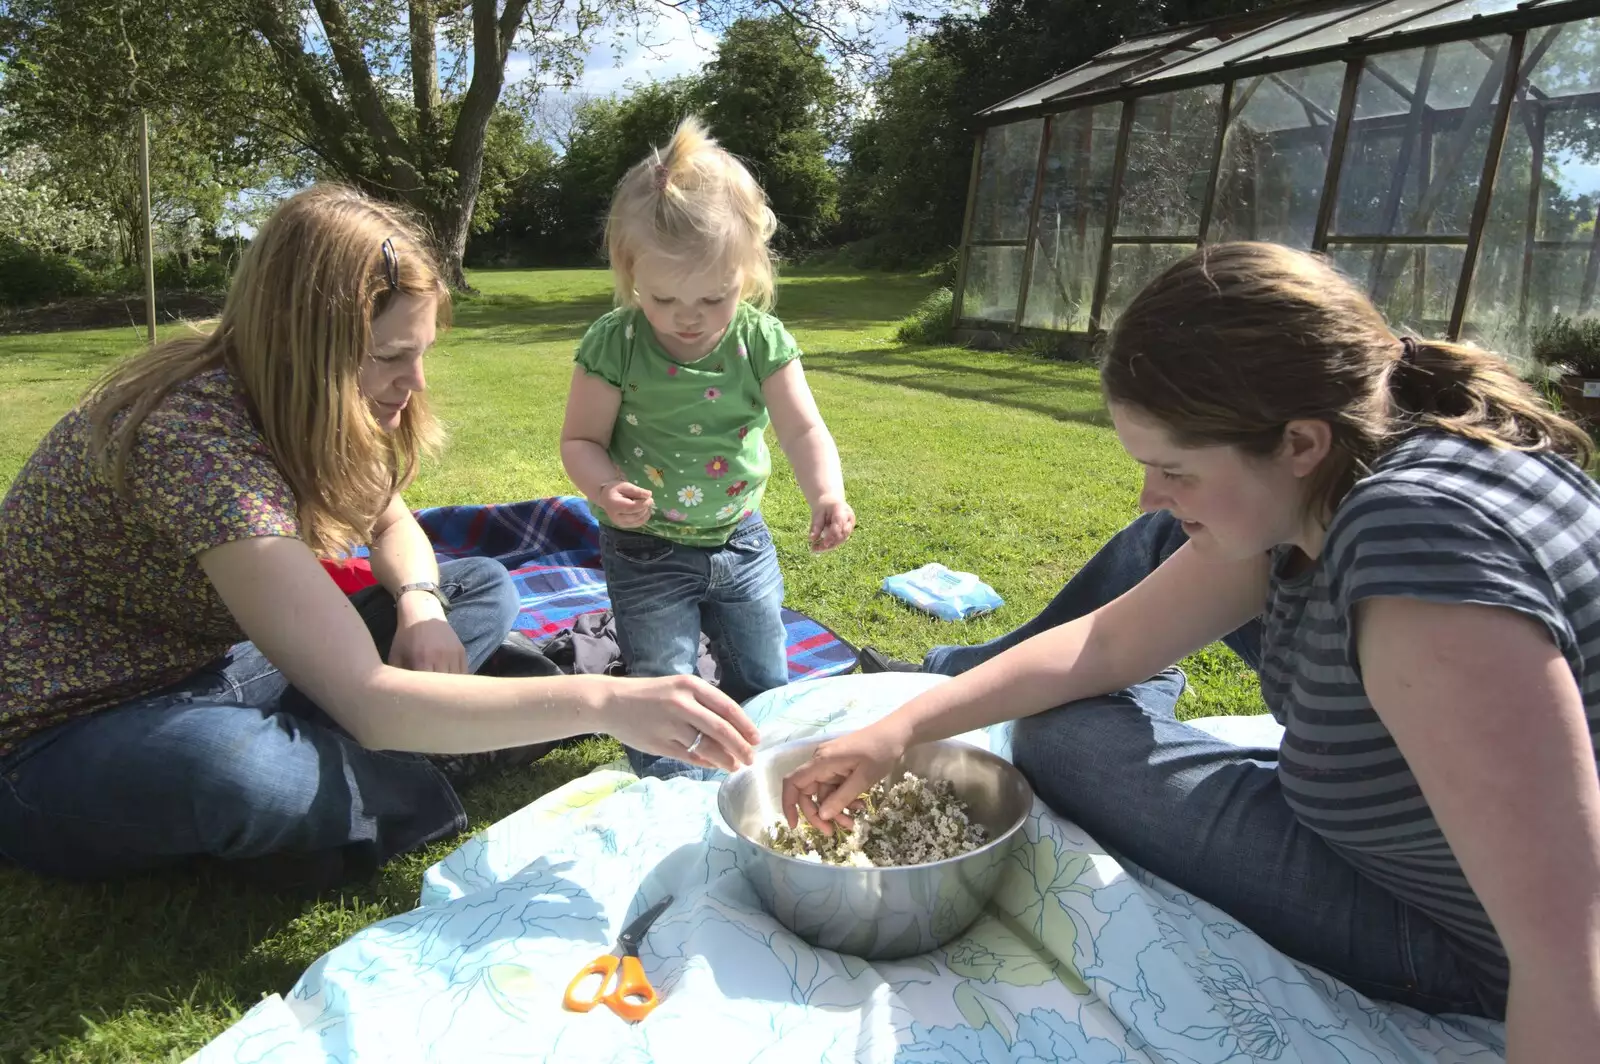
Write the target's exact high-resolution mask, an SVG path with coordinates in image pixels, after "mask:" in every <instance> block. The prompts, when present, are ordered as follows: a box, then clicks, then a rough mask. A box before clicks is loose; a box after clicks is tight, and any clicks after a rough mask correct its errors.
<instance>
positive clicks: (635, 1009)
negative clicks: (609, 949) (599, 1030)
mask: <svg viewBox="0 0 1600 1064" xmlns="http://www.w3.org/2000/svg"><path fill="white" fill-rule="evenodd" d="M660 1000H661V999H660V998H659V997H657V996H656V988H655V987H653V986H651V985H650V980H649V979H647V978H646V977H645V974H644V965H642V964H640V963H639V958H638V957H634V956H627V957H624V958H622V974H621V976H619V977H618V979H617V988H616V989H615V990H613V991H612V992H611V993H609V994H607V995H606V1004H607V1005H610V1006H611V1011H612V1012H614V1013H616V1014H617V1015H618V1016H621V1017H622V1018H623V1019H625V1020H627V1021H629V1022H630V1023H638V1022H639V1021H640V1020H642V1019H644V1018H645V1017H646V1016H648V1015H650V1011H651V1010H652V1009H654V1008H655V1007H656V1005H657V1003H659V1002H660Z"/></svg>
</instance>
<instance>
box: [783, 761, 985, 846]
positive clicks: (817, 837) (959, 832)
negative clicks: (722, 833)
mask: <svg viewBox="0 0 1600 1064" xmlns="http://www.w3.org/2000/svg"><path fill="white" fill-rule="evenodd" d="M861 804H862V807H861V812H860V813H858V814H856V815H855V816H854V817H852V819H853V820H854V821H855V823H854V824H853V825H852V826H851V827H850V828H848V829H843V828H841V829H839V830H836V831H835V832H834V833H833V834H832V835H824V834H823V833H822V832H820V831H818V830H817V829H816V828H815V827H813V826H812V825H811V823H810V822H809V821H807V820H805V819H803V818H802V819H801V820H800V821H799V822H798V823H797V825H796V826H795V827H792V828H791V827H790V826H789V825H788V824H787V823H785V822H784V821H783V820H781V819H780V820H778V821H777V822H775V823H774V824H773V825H772V827H770V828H769V829H767V830H766V831H764V832H762V834H761V842H762V843H763V844H764V845H766V846H768V847H770V848H771V849H773V850H776V851H777V852H778V853H781V854H787V855H788V856H790V857H798V858H799V859H800V860H802V861H816V862H818V863H820V864H847V865H854V866H855V867H857V868H895V867H898V866H901V865H917V864H929V863H931V862H933V861H944V860H948V859H949V858H951V857H960V856H961V855H962V854H964V853H967V852H968V851H970V850H976V849H977V848H978V847H979V846H982V845H983V843H984V836H985V835H986V834H987V833H986V832H985V831H984V829H983V825H982V824H975V823H973V822H972V819H971V817H969V816H968V814H967V803H965V802H963V801H962V800H961V799H960V798H957V797H956V796H955V790H954V788H952V787H951V786H950V781H949V780H925V779H923V778H922V777H921V776H917V775H913V774H912V773H910V772H907V773H905V774H904V775H903V776H902V777H901V778H900V779H899V780H898V781H894V780H890V779H882V780H879V781H878V782H877V783H876V784H874V785H873V787H872V789H871V790H869V791H868V792H867V793H866V794H864V795H862V796H861Z"/></svg>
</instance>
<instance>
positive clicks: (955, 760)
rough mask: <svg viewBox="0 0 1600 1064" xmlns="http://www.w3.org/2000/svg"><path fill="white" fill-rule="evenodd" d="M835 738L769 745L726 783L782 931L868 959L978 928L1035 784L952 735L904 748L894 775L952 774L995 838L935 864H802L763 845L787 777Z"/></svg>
mask: <svg viewBox="0 0 1600 1064" xmlns="http://www.w3.org/2000/svg"><path fill="white" fill-rule="evenodd" d="M831 738H833V736H831V735H819V736H812V737H810V738H806V739H800V740H796V741H794V742H790V743H784V744H783V745H781V746H774V747H772V748H770V749H767V750H763V751H762V752H761V753H759V754H757V755H756V759H755V763H754V764H752V765H750V766H748V767H746V768H742V769H740V770H739V771H738V772H735V773H734V774H733V775H731V776H729V777H728V778H727V779H725V780H723V781H722V786H721V788H720V789H719V790H718V791H717V810H718V812H720V813H721V814H722V819H723V820H724V821H725V822H726V823H727V825H728V827H729V828H731V829H732V830H733V835H734V854H735V858H734V859H735V863H736V864H737V865H738V867H739V869H740V870H741V871H743V872H744V874H745V876H746V878H748V879H749V881H750V885H751V886H752V887H754V888H755V892H756V894H757V896H758V897H760V899H761V904H762V905H763V906H765V907H766V910H767V912H769V913H771V914H772V916H773V918H774V919H776V920H777V921H778V922H779V923H780V924H782V925H783V926H784V927H787V928H788V929H789V930H790V931H793V932H794V933H795V934H796V935H799V936H800V937H801V938H803V939H805V941H807V942H809V943H811V944H812V945H813V946H818V947H821V948H823V949H831V950H836V951H838V952H840V953H850V954H854V955H855V956H858V957H863V958H865V959H867V960H892V959H894V958H896V957H910V956H914V955H915V954H918V953H926V952H928V951H929V950H932V949H936V948H938V947H939V946H942V945H944V944H945V943H946V942H948V941H950V940H951V939H953V938H955V937H956V936H957V935H959V934H961V932H963V931H965V930H966V929H967V928H968V927H970V926H971V925H972V922H973V921H974V920H976V919H977V918H978V914H979V913H980V912H982V911H983V907H984V906H985V905H986V904H988V901H989V899H990V898H991V897H993V896H994V892H995V889H996V888H997V887H998V886H999V885H1000V876H1001V873H1002V872H1003V870H1004V866H1005V862H1006V858H1007V857H1009V856H1010V854H1011V850H1012V847H1013V846H1015V845H1016V843H1017V838H1018V835H1019V834H1020V832H1021V830H1022V824H1023V821H1024V820H1025V819H1027V816H1028V810H1029V808H1030V807H1031V806H1032V805H1033V789H1032V788H1031V787H1029V786H1028V781H1027V780H1025V779H1023V777H1022V773H1020V772H1018V771H1017V770H1016V768H1015V767H1014V766H1012V765H1011V764H1010V763H1009V762H1007V761H1006V760H1005V759H1003V758H1000V757H996V756H995V755H994V754H991V753H989V752H988V751H987V750H980V749H978V748H977V747H975V746H970V745H968V744H967V743H962V742H956V741H954V740H951V739H946V740H942V741H940V742H933V743H922V744H920V745H918V746H914V747H912V748H911V749H910V750H908V751H906V755H905V757H903V758H901V759H900V762H899V763H898V764H896V765H895V766H894V768H893V769H892V770H891V771H890V777H891V778H893V779H898V778H900V775H901V774H902V773H905V772H914V773H916V774H917V775H918V776H922V777H924V778H926V779H930V780H949V781H950V784H951V786H952V788H953V789H954V791H955V793H956V796H957V797H959V798H961V799H962V800H963V801H965V802H966V803H967V806H968V810H969V815H970V816H971V817H972V818H973V819H974V820H976V821H977V822H978V823H980V824H982V825H983V826H984V828H985V829H986V832H987V834H988V836H989V840H990V841H989V842H987V843H985V844H984V845H982V846H980V847H978V848H977V849H976V850H973V851H972V852H970V853H965V854H962V855H961V856H960V857H952V858H950V859H949V860H945V861H935V862H932V863H930V864H921V865H905V866H902V867H898V868H857V867H853V866H848V865H825V864H818V863H816V862H814V861H802V860H800V859H798V858H795V857H787V856H785V855H783V854H780V853H776V852H774V851H772V850H769V849H768V848H767V847H765V846H763V845H761V843H760V842H759V841H757V840H758V839H759V838H760V837H761V832H762V830H763V829H765V828H768V827H770V826H771V825H772V824H773V823H774V822H776V821H777V820H779V819H780V818H781V817H782V815H783V811H782V805H781V799H782V787H783V777H784V776H785V775H786V774H788V773H789V772H790V771H791V770H793V769H795V768H798V767H799V766H800V765H802V764H804V763H805V762H806V761H807V760H809V759H810V757H811V753H812V751H813V750H815V749H816V748H817V747H818V746H819V745H820V744H822V743H824V742H826V741H827V740H828V739H831Z"/></svg>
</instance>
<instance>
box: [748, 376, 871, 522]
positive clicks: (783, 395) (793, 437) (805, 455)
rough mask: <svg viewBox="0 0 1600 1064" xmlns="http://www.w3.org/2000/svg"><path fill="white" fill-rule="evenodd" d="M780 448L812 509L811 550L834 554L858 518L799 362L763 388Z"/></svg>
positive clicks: (834, 451) (834, 449)
mask: <svg viewBox="0 0 1600 1064" xmlns="http://www.w3.org/2000/svg"><path fill="white" fill-rule="evenodd" d="M761 393H762V396H763V397H764V398H765V399H766V402H767V411H768V413H770V414H771V415H772V427H773V429H774V430H775V431H776V432H777V434H778V445H779V446H781V447H782V448H783V453H784V454H786V455H788V456H789V464H790V465H792V466H793V467H794V478H795V480H796V481H798V482H799V484H800V490H801V491H802V492H804V493H805V497H806V502H807V503H809V504H810V506H811V546H812V549H813V550H818V551H824V550H832V549H833V548H834V547H837V546H838V545H839V544H841V543H843V542H844V541H845V540H846V539H849V538H850V533H851V532H853V531H855V527H856V515H855V511H854V510H852V509H851V508H850V504H849V503H848V502H846V501H845V497H844V471H843V469H841V468H840V465H839V449H838V447H837V446H835V445H834V442H833V435H832V434H831V433H830V432H828V426H827V425H825V424H823V422H822V414H821V413H819V412H818V410H817V401H816V399H814V398H813V397H812V395H811V388H810V386H809V385H807V384H806V375H805V371H804V370H802V369H801V368H800V363H799V361H798V360H796V361H792V362H788V363H785V364H784V365H783V367H782V368H780V369H779V370H777V372H775V373H773V374H772V376H770V377H768V378H767V379H766V381H765V382H763V383H762V385H761Z"/></svg>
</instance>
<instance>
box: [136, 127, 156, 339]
mask: <svg viewBox="0 0 1600 1064" xmlns="http://www.w3.org/2000/svg"><path fill="white" fill-rule="evenodd" d="M139 201H140V217H142V218H143V219H144V317H145V337H146V338H147V339H148V340H149V342H150V343H152V344H153V343H155V342H156V246H155V241H154V239H153V238H152V237H151V228H152V227H151V224H150V115H149V113H148V112H146V111H145V109H144V108H142V107H141V108H140V109H139Z"/></svg>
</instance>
